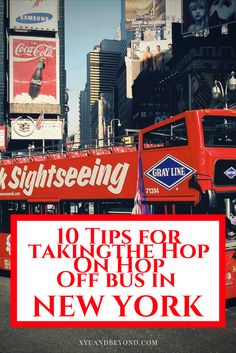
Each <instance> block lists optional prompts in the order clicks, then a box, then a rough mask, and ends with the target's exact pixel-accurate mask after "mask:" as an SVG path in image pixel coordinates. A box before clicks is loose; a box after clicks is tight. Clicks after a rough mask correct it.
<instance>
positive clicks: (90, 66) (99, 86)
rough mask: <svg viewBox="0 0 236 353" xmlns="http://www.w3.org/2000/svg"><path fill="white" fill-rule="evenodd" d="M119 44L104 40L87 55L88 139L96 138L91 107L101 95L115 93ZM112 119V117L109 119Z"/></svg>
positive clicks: (95, 126)
mask: <svg viewBox="0 0 236 353" xmlns="http://www.w3.org/2000/svg"><path fill="white" fill-rule="evenodd" d="M121 43H122V42H120V41H116V40H107V39H104V40H103V41H102V42H101V43H100V45H97V46H96V47H95V48H94V49H93V50H92V51H91V52H90V53H88V55H87V84H88V107H89V112H90V117H89V120H90V138H96V137H97V136H96V130H97V124H94V121H93V120H94V119H93V115H92V114H91V113H92V111H93V106H94V104H96V102H97V101H98V100H99V98H100V94H101V93H113V94H114V92H115V86H116V81H117V73H118V70H119V66H120V60H121V50H122V48H121ZM110 119H112V117H110Z"/></svg>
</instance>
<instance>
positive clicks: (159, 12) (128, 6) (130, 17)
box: [125, 0, 166, 30]
mask: <svg viewBox="0 0 236 353" xmlns="http://www.w3.org/2000/svg"><path fill="white" fill-rule="evenodd" d="M125 17H126V29H127V30H134V29H135V28H140V27H145V28H146V27H147V26H149V27H150V26H156V25H162V24H165V19H166V9H165V0H125Z"/></svg>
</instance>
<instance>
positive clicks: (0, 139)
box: [0, 125, 7, 151]
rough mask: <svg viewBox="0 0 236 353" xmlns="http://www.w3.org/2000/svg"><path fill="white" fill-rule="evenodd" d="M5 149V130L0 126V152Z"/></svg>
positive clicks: (4, 127)
mask: <svg viewBox="0 0 236 353" xmlns="http://www.w3.org/2000/svg"><path fill="white" fill-rule="evenodd" d="M6 149H7V128H6V126H5V125H0V151H5V150H6Z"/></svg>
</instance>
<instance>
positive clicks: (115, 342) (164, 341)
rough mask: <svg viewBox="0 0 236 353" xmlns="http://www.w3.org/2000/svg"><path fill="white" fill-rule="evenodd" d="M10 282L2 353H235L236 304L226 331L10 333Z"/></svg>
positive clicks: (0, 297)
mask: <svg viewBox="0 0 236 353" xmlns="http://www.w3.org/2000/svg"><path fill="white" fill-rule="evenodd" d="M9 286H10V278H8V277H5V276H0V318H1V327H0V353H26V352H28V353H47V352H50V353H53V352H57V353H62V352H63V353H84V352H86V353H89V352H112V353H118V352H119V353H120V352H121V353H122V352H156V353H235V351H236V302H232V303H230V305H229V306H228V308H227V311H226V312H227V327H226V328H225V329H112V328H111V329H11V328H10V319H9V308H10V299H9Z"/></svg>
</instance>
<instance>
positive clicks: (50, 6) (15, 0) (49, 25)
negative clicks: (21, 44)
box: [10, 0, 58, 31]
mask: <svg viewBox="0 0 236 353" xmlns="http://www.w3.org/2000/svg"><path fill="white" fill-rule="evenodd" d="M10 28H12V29H28V30H40V31H58V0H10Z"/></svg>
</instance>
